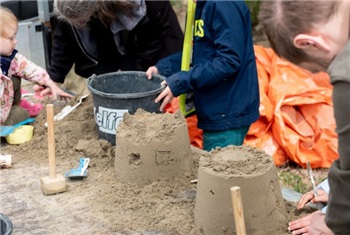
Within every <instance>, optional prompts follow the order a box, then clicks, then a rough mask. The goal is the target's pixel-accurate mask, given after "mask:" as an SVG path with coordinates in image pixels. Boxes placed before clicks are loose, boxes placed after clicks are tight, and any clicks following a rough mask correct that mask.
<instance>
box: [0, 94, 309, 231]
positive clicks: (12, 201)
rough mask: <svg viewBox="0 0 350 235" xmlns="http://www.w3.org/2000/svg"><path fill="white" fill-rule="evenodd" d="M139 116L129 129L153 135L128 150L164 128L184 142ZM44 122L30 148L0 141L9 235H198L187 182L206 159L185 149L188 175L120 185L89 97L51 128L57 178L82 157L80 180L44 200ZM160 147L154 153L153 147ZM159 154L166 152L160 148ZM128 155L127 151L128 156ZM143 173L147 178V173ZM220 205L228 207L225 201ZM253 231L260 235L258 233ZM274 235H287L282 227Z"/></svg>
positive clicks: (0, 197) (291, 213) (290, 209)
mask: <svg viewBox="0 0 350 235" xmlns="http://www.w3.org/2000/svg"><path fill="white" fill-rule="evenodd" d="M78 97H79V96H78ZM77 101H78V99H77V100H73V101H72V103H71V104H75V103H76V102H77ZM45 102H46V101H45ZM62 107H63V106H56V108H55V112H56V113H57V112H59V111H60V110H61V109H62ZM140 115H141V114H140ZM157 115H160V114H157ZM169 115H170V114H169ZM141 116H143V118H144V119H143V120H138V121H137V122H136V123H135V127H136V126H137V125H139V127H140V128H141V127H142V125H141V123H142V122H145V123H148V124H147V125H146V126H148V127H151V128H149V129H148V131H152V133H153V134H150V133H148V134H147V133H145V132H139V133H138V134H135V136H133V137H132V136H131V137H128V138H126V139H128V141H131V142H130V143H134V144H131V145H130V146H132V147H134V145H135V146H137V145H138V144H139V145H141V143H142V142H143V144H145V145H146V143H148V144H151V145H152V144H153V143H152V141H154V140H157V138H155V139H151V138H150V137H151V136H153V135H155V136H157V135H161V134H162V133H164V134H170V133H172V132H170V130H171V127H173V128H174V126H175V127H176V128H174V129H173V130H177V131H178V132H177V134H176V136H177V137H176V138H179V139H178V141H179V142H180V143H183V142H182V141H184V140H183V139H181V138H180V136H182V135H184V136H186V135H185V133H186V132H185V131H184V130H183V129H182V124H180V123H181V122H180V121H181V119H179V118H176V117H174V116H175V115H174V116H168V118H169V119H166V118H165V120H167V121H165V123H162V124H161V122H160V121H159V122H155V121H154V117H153V116H149V117H148V114H147V115H146V114H142V115H141ZM150 120H152V124H151V122H149V121H150ZM156 120H160V119H159V118H158V119H156ZM45 122H46V110H45V109H44V110H43V111H42V113H41V114H40V115H39V116H38V117H37V119H36V122H35V123H34V128H35V132H34V137H33V139H32V140H31V141H30V142H27V143H24V144H21V145H7V144H6V140H4V139H1V149H0V152H1V154H11V156H12V167H11V168H5V169H1V170H0V188H1V194H0V201H1V202H2V203H1V205H0V210H1V213H3V214H5V215H6V216H8V217H9V218H10V219H11V221H12V222H13V225H14V230H13V234H16V235H17V234H82V233H84V234H87V235H89V234H93V235H95V234H113V235H114V234H117V235H118V234H132V235H138V234H145V235H151V234H152V235H155V234H162V235H176V234H180V235H190V234H191V235H200V234H203V233H202V232H201V230H200V229H199V228H197V226H196V224H195V221H194V212H195V204H196V194H197V190H198V189H199V188H198V187H199V186H200V183H201V182H199V184H198V185H196V184H192V183H191V180H193V179H197V178H198V175H197V173H198V169H199V168H198V167H199V158H200V157H202V156H207V154H208V153H206V152H204V151H201V150H200V149H197V148H193V147H191V152H192V155H191V156H189V158H191V162H193V164H191V165H192V169H189V170H188V171H186V170H184V169H186V167H184V168H182V169H181V170H183V172H186V173H183V174H181V175H180V174H179V175H178V176H175V177H165V178H163V177H159V175H157V174H156V175H154V176H155V178H152V180H154V181H153V182H151V183H149V184H147V183H148V182H146V184H145V185H144V186H141V185H138V184H137V183H133V182H131V179H132V178H130V176H128V175H126V179H127V181H129V182H127V183H123V182H121V181H120V180H118V179H117V177H116V174H115V160H116V159H115V155H116V151H117V150H116V148H115V146H112V145H110V144H109V143H108V142H107V141H105V140H100V139H99V138H98V137H97V132H98V131H97V129H96V124H95V121H94V116H93V105H92V98H91V96H89V97H88V98H87V99H86V100H84V102H83V103H82V104H81V105H80V106H79V107H78V108H77V109H76V110H75V111H74V113H72V115H69V116H67V117H66V118H65V119H63V120H62V121H58V122H55V144H56V164H57V167H56V170H57V173H59V174H64V173H65V172H66V171H68V170H69V169H72V168H75V167H77V166H78V163H79V159H80V158H81V157H89V158H90V165H89V169H88V171H89V174H88V177H86V178H84V179H82V180H68V179H67V181H66V183H67V191H66V192H64V193H61V194H57V195H52V196H45V195H43V193H42V191H41V189H40V178H41V177H43V176H47V175H48V148H47V130H46V128H45V126H44V123H45ZM138 122H139V123H138ZM130 124H131V125H132V123H130ZM173 125H174V126H173ZM135 130H136V128H135ZM141 130H142V131H144V130H147V128H146V127H144V129H141ZM179 130H180V131H179ZM167 131H169V132H167ZM182 132H184V133H182ZM140 137H142V138H140ZM185 138H186V137H184V139H185ZM160 139H161V140H162V141H164V142H162V144H163V145H164V146H166V145H167V144H170V143H171V142H173V141H174V140H173V139H171V138H165V136H164V139H162V138H160ZM138 141H139V142H138ZM157 141H159V140H157ZM167 141H170V142H167ZM130 143H129V144H130ZM135 143H136V144H135ZM162 144H161V145H160V146H159V145H158V144H157V146H158V147H159V148H160V147H161V146H162ZM187 147H188V145H185V144H181V146H180V147H178V148H179V150H178V151H180V152H181V151H183V155H186V152H187V151H188V150H186V148H187ZM153 148H155V145H154V146H153ZM145 149H147V148H146V147H145V146H142V147H141V148H140V149H139V150H138V151H137V152H140V151H144V150H145ZM166 149H167V150H168V149H171V148H170V146H167V147H166ZM160 150H163V149H160ZM128 151H129V152H135V151H133V150H130V149H129V150H128ZM135 159H136V160H137V158H134V160H135ZM180 159H182V158H180ZM140 166H142V164H141V165H140ZM180 166H181V165H180ZM147 169H148V170H150V171H152V169H153V168H147ZM160 169H162V167H160ZM173 174H176V172H173ZM202 182H203V181H202ZM141 183H143V182H141ZM208 183H209V182H208ZM243 193H244V192H242V197H243V198H244V197H245V195H244V194H243ZM262 197H263V196H262ZM249 198H252V196H250V197H249ZM222 204H224V205H225V206H227V207H230V206H231V204H230V203H229V204H227V203H226V202H225V203H224V202H223V203H222ZM218 206H220V204H218ZM257 206H258V207H259V206H263V205H262V204H257ZM286 206H287V208H286V209H287V219H288V221H290V220H291V219H294V218H297V217H300V216H302V214H305V213H309V212H310V210H306V211H302V212H301V214H299V213H295V205H294V204H292V203H286ZM233 223H234V222H233V221H232V224H233ZM261 232H262V233H261V234H264V233H263V232H264V231H261ZM222 234H225V233H224V232H223V233H222ZM226 234H227V233H226ZM265 234H266V233H265ZM278 234H288V231H287V225H286V224H285V227H283V228H282V229H281V230H280V231H279V233H278ZM218 235H220V234H218Z"/></svg>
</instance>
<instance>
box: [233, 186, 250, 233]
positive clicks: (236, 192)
mask: <svg viewBox="0 0 350 235" xmlns="http://www.w3.org/2000/svg"><path fill="white" fill-rule="evenodd" d="M231 198H232V206H233V217H234V219H235V227H236V234H237V235H246V234H247V233H246V229H245V223H244V213H243V206H242V199H241V192H240V187H238V186H234V187H232V188H231Z"/></svg>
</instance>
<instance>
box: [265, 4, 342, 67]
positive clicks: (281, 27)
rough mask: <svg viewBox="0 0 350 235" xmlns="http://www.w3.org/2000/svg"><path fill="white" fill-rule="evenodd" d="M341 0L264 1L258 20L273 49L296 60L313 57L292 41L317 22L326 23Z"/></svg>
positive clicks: (309, 29) (290, 59)
mask: <svg viewBox="0 0 350 235" xmlns="http://www.w3.org/2000/svg"><path fill="white" fill-rule="evenodd" d="M339 3H340V2H339V1H323V0H321V1H301V0H297V1H286V0H276V1H262V2H261V3H260V10H259V18H258V19H259V23H260V24H261V25H262V27H263V30H264V32H265V34H266V36H267V38H268V40H269V42H270V45H271V47H272V49H273V50H274V51H275V52H276V53H277V54H278V55H279V56H280V57H283V58H285V59H287V60H289V61H291V62H293V63H295V64H299V63H301V62H304V61H310V59H311V57H310V56H309V55H308V54H306V53H305V52H304V51H303V50H301V49H299V48H296V47H295V46H294V44H293V40H294V38H295V36H297V35H298V34H300V33H308V32H310V31H311V30H312V29H313V27H314V25H315V24H321V23H326V22H327V21H329V20H330V18H331V17H332V16H334V15H335V13H336V12H337V10H338V6H339Z"/></svg>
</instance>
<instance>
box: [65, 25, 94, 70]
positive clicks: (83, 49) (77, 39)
mask: <svg viewBox="0 0 350 235" xmlns="http://www.w3.org/2000/svg"><path fill="white" fill-rule="evenodd" d="M71 27H72V26H71ZM72 29H73V34H74V37H75V40H76V41H77V43H78V45H79V47H80V49H81V51H82V52H83V53H84V55H85V56H86V57H87V58H88V59H90V60H91V61H92V62H93V63H95V65H98V61H97V60H95V59H94V58H92V57H91V56H90V55H89V54H88V53H87V52H86V51H85V48H84V47H83V46H82V45H81V43H80V40H79V37H78V35H77V32H76V31H75V28H74V27H72ZM85 67H90V66H85Z"/></svg>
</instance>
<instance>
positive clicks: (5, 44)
mask: <svg viewBox="0 0 350 235" xmlns="http://www.w3.org/2000/svg"><path fill="white" fill-rule="evenodd" d="M17 29H18V21H17V18H16V16H15V15H14V14H13V13H12V12H11V11H10V10H9V9H7V8H4V7H1V6H0V53H1V55H3V56H9V55H11V54H12V52H13V50H14V49H15V46H16V44H17V39H16V33H17Z"/></svg>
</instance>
